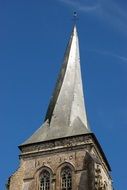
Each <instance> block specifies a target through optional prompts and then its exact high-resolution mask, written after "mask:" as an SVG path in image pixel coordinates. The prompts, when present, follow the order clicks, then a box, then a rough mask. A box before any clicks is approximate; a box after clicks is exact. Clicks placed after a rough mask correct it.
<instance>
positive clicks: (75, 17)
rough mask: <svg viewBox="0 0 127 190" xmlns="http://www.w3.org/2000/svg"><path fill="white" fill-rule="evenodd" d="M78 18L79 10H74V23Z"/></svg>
mask: <svg viewBox="0 0 127 190" xmlns="http://www.w3.org/2000/svg"><path fill="white" fill-rule="evenodd" d="M77 20H78V15H77V12H76V11H74V12H73V21H74V23H76V21H77Z"/></svg>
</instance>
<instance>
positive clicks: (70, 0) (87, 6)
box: [59, 0, 99, 12]
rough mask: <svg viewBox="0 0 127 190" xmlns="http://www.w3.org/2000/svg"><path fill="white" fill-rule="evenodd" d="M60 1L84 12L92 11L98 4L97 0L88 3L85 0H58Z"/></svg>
mask: <svg viewBox="0 0 127 190" xmlns="http://www.w3.org/2000/svg"><path fill="white" fill-rule="evenodd" d="M59 1H60V2H63V3H65V4H67V5H69V6H72V7H74V8H75V9H77V10H79V11H84V12H89V11H94V10H96V9H97V8H98V6H99V4H98V1H96V0H94V1H93V0H91V1H90V3H88V2H87V1H86V0H85V1H83V2H82V1H78V2H77V1H74V0H59Z"/></svg>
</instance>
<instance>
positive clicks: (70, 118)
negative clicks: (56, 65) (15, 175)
mask: <svg viewBox="0 0 127 190" xmlns="http://www.w3.org/2000/svg"><path fill="white" fill-rule="evenodd" d="M86 133H90V128H89V127H88V122H87V115H86V109H85V104H84V95H83V86H82V79H81V70H80V55H79V40H78V35H77V29H76V26H74V27H73V30H72V33H71V37H70V40H69V43H68V45H67V48H66V51H65V55H64V62H63V64H62V67H61V70H60V74H59V77H58V80H57V83H56V87H55V89H54V93H53V96H52V98H51V101H50V103H49V107H48V110H47V113H46V116H45V121H44V123H43V124H42V126H41V127H40V128H39V129H38V130H37V131H36V132H35V133H34V134H33V135H32V136H31V137H30V138H28V139H27V140H26V141H25V142H24V143H23V144H22V145H27V144H31V143H37V142H43V141H48V140H52V139H58V138H63V137H69V136H76V135H81V134H86Z"/></svg>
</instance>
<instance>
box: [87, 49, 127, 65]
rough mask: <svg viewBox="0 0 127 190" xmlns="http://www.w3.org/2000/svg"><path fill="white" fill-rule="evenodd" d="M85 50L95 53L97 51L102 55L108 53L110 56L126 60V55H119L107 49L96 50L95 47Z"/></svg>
mask: <svg viewBox="0 0 127 190" xmlns="http://www.w3.org/2000/svg"><path fill="white" fill-rule="evenodd" d="M87 51H90V52H95V53H99V54H103V55H109V56H111V57H114V58H117V59H120V60H121V61H124V62H127V57H125V56H121V55H117V54H115V53H112V52H109V51H102V50H96V49H89V50H88V49H87Z"/></svg>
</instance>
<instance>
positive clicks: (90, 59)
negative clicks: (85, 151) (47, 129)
mask: <svg viewBox="0 0 127 190" xmlns="http://www.w3.org/2000/svg"><path fill="white" fill-rule="evenodd" d="M75 10H76V11H77V12H78V14H79V20H78V23H77V27H78V34H79V40H80V54H81V67H82V76H83V83H84V93H85V101H86V107H87V112H88V118H89V123H90V125H91V128H92V131H93V132H94V133H95V134H96V136H97V138H98V140H99V142H100V144H101V146H102V148H103V150H104V152H105V154H106V156H107V159H108V160H109V163H110V165H111V168H112V177H113V181H114V187H115V189H116V190H123V189H126V188H127V173H126V169H127V167H126V161H127V150H126V145H127V138H126V134H127V85H126V84H127V13H126V10H127V1H125V0H89V1H88V0H77V1H76V0H75V1H74V0H45V1H44V0H36V1H35V0H28V1H26V0H22V1H20V0H11V1H9V0H1V1H0V127H1V133H0V141H1V143H0V144H1V156H0V168H1V174H0V189H1V190H2V189H3V190H4V189H5V188H4V184H5V182H6V180H7V178H8V177H9V176H10V175H11V174H12V173H13V172H14V171H15V170H16V169H17V167H18V165H19V161H18V155H19V154H20V152H19V150H18V145H20V144H21V143H22V142H24V140H26V139H27V138H28V137H29V136H30V135H31V134H32V133H33V132H34V131H35V130H36V129H37V128H38V127H39V126H40V125H41V123H42V122H43V118H44V116H45V113H46V109H47V106H48V102H49V99H50V96H51V94H52V90H53V88H54V85H55V81H56V78H57V74H58V71H59V69H60V65H61V63H62V60H63V55H64V51H65V47H66V44H67V41H68V39H69V37H70V32H71V29H72V14H73V11H75Z"/></svg>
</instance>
